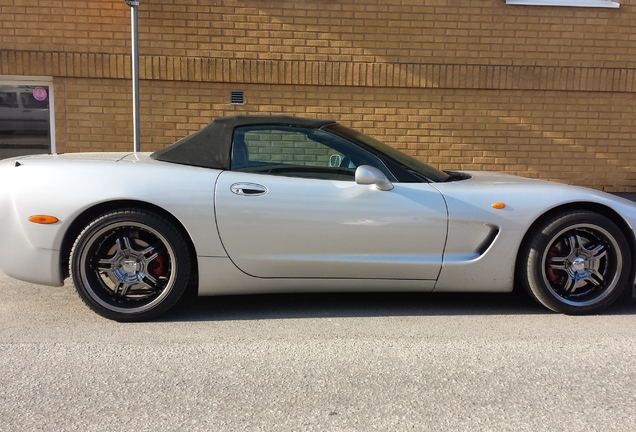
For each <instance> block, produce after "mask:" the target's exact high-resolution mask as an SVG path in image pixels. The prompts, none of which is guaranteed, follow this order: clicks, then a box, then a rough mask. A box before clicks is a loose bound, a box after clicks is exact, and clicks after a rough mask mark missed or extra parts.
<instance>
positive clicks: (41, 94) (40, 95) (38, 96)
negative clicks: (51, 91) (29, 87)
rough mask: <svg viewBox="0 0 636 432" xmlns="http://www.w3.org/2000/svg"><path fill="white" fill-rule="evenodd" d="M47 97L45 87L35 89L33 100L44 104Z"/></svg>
mask: <svg viewBox="0 0 636 432" xmlns="http://www.w3.org/2000/svg"><path fill="white" fill-rule="evenodd" d="M47 96H48V93H47V91H46V89H45V88H44V87H36V88H34V89H33V99H35V100H36V101H40V102H42V101H43V100H44V99H46V97H47Z"/></svg>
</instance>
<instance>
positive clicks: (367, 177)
mask: <svg viewBox="0 0 636 432" xmlns="http://www.w3.org/2000/svg"><path fill="white" fill-rule="evenodd" d="M356 183H357V184H360V185H375V187H376V188H377V189H379V190H382V191H390V190H391V189H393V184H392V183H391V181H390V180H389V179H388V178H387V177H386V176H385V175H384V173H383V172H382V171H380V170H379V169H377V168H375V167H372V166H370V165H360V166H359V167H358V168H357V169H356Z"/></svg>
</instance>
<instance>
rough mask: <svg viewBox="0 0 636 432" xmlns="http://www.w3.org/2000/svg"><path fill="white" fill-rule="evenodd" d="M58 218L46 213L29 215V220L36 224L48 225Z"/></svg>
mask: <svg viewBox="0 0 636 432" xmlns="http://www.w3.org/2000/svg"><path fill="white" fill-rule="evenodd" d="M58 221H59V219H58V218H56V217H55V216H48V215H33V216H29V222H33V223H36V224H43V225H50V224H54V223H56V222H58Z"/></svg>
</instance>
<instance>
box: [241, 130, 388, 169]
mask: <svg viewBox="0 0 636 432" xmlns="http://www.w3.org/2000/svg"><path fill="white" fill-rule="evenodd" d="M360 165H372V166H375V167H377V168H379V169H381V170H382V171H383V172H385V174H387V176H389V178H393V175H392V174H391V173H390V172H389V171H388V169H387V168H386V167H385V166H384V164H383V163H382V161H380V160H379V159H378V158H377V157H376V156H374V155H372V154H370V153H368V152H367V151H365V150H363V149H361V148H359V147H358V146H356V145H354V144H352V143H350V142H349V141H347V140H345V139H343V138H340V137H337V136H335V135H332V134H330V133H327V132H324V131H321V130H316V129H310V128H300V127H291V126H273V125H264V126H244V127H238V128H236V129H235V130H234V137H233V143H232V170H233V171H244V172H253V173H260V174H272V175H283V176H290V177H303V178H316V179H325V180H353V179H354V176H355V170H356V168H357V167H358V166H360Z"/></svg>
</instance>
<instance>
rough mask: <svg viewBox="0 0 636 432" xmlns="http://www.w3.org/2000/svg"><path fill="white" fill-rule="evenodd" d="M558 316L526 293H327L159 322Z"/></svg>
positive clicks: (244, 302) (623, 305) (225, 305)
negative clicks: (390, 317) (383, 317)
mask: <svg viewBox="0 0 636 432" xmlns="http://www.w3.org/2000/svg"><path fill="white" fill-rule="evenodd" d="M635 304H636V302H634V301H630V300H628V301H619V302H617V304H615V305H613V306H612V307H610V308H608V309H607V310H606V311H605V312H604V313H603V314H607V315H631V314H634V313H635V312H636V308H634V305H635ZM525 314H533V315H537V314H538V315H541V314H552V312H550V311H549V310H547V309H545V308H544V307H542V306H541V305H539V304H538V303H536V302H535V301H534V300H532V299H531V298H530V297H528V295H527V294H526V293H524V292H517V291H515V292H512V293H505V294H490V293H321V294H263V295H244V296H218V297H198V298H197V297H189V298H185V299H183V300H182V301H181V302H180V303H179V304H177V306H175V307H174V308H173V310H171V311H170V312H169V313H167V314H166V315H164V316H162V317H161V318H160V319H159V321H226V320H260V319H290V318H320V317H325V318H333V317H336V318H349V317H380V316H442V315H443V316H453V315H525Z"/></svg>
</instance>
